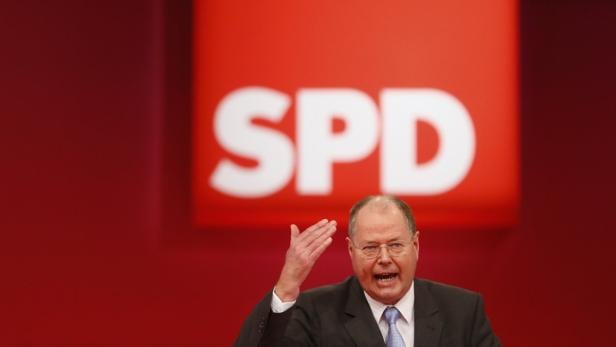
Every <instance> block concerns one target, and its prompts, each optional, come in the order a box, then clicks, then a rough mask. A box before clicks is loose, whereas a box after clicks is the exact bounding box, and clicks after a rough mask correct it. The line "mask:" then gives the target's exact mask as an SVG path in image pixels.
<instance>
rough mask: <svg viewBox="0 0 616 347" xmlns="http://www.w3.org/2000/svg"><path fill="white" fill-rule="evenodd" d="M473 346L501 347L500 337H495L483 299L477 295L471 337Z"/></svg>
mask: <svg viewBox="0 0 616 347" xmlns="http://www.w3.org/2000/svg"><path fill="white" fill-rule="evenodd" d="M471 346H473V347H475V346H477V347H500V346H501V344H500V341H499V340H498V337H496V335H494V331H492V327H491V326H490V322H489V321H488V317H487V316H486V313H485V310H484V307H483V299H482V298H481V296H479V295H477V300H476V303H475V312H474V320H473V332H472V336H471Z"/></svg>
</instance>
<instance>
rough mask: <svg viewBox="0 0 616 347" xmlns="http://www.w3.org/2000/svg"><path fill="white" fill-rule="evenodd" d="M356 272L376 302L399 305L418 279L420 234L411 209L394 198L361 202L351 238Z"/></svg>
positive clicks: (351, 219)
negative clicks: (416, 273)
mask: <svg viewBox="0 0 616 347" xmlns="http://www.w3.org/2000/svg"><path fill="white" fill-rule="evenodd" d="M347 242H348V250H349V255H350V257H351V263H352V264H353V270H354V271H355V275H356V276H357V279H358V280H359V282H360V284H361V286H362V287H363V288H364V290H365V291H366V293H368V295H370V296H371V297H372V298H373V299H375V300H377V301H380V302H382V303H384V304H387V305H391V304H395V303H396V302H398V300H400V299H401V298H402V296H404V294H406V292H407V291H408V290H409V288H410V287H411V283H412V282H413V278H414V277H415V269H416V267H417V259H418V257H419V232H418V231H416V228H415V220H414V218H413V214H412V212H411V210H410V208H409V207H408V206H407V205H406V203H404V201H402V200H400V199H398V198H396V197H393V196H382V195H381V196H369V197H366V198H364V199H362V200H360V201H359V202H357V203H356V204H355V205H354V206H353V208H351V213H350V217H349V235H348V237H347Z"/></svg>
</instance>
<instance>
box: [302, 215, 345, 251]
mask: <svg viewBox="0 0 616 347" xmlns="http://www.w3.org/2000/svg"><path fill="white" fill-rule="evenodd" d="M332 229H333V231H335V230H336V221H335V220H332V221H328V220H327V219H323V220H321V221H319V222H318V223H317V224H314V225H312V226H310V227H309V228H308V229H306V230H305V231H304V232H303V233H302V234H301V235H300V238H301V239H302V241H304V242H305V243H306V245H309V244H311V243H312V242H313V241H314V240H316V239H317V238H319V236H321V235H322V234H323V233H326V232H328V231H332Z"/></svg>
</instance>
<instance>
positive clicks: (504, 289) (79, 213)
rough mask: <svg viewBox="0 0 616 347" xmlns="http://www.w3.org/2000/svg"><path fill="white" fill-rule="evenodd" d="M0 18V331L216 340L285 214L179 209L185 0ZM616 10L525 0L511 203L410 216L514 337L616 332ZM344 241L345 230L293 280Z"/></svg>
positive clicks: (0, 339)
mask: <svg viewBox="0 0 616 347" xmlns="http://www.w3.org/2000/svg"><path fill="white" fill-rule="evenodd" d="M0 23H2V24H1V25H2V30H0V48H1V54H0V86H1V90H2V91H1V92H0V112H1V115H2V118H1V120H2V126H1V127H0V153H2V156H1V159H2V166H1V169H0V180H1V182H2V183H1V184H0V216H1V218H0V251H1V253H0V281H1V282H0V317H1V320H2V322H0V345H11V344H14V343H21V344H27V343H31V344H34V345H58V344H60V345H65V344H88V343H93V344H103V345H107V344H109V345H111V344H113V345H151V344H168V345H180V344H190V345H212V346H226V345H230V344H231V342H232V341H233V339H234V337H235V335H236V333H237V331H238V329H239V327H240V325H241V323H242V320H243V318H244V317H245V316H246V314H247V313H248V312H249V311H250V309H251V308H252V306H253V305H254V304H255V303H256V302H257V301H258V300H259V299H260V297H261V296H262V295H263V294H264V293H265V292H266V291H267V290H269V289H270V287H271V286H272V284H273V283H274V282H275V280H276V277H277V274H278V271H279V268H280V266H281V264H282V260H283V254H284V252H285V249H286V245H287V242H288V239H287V238H288V231H287V230H272V231H271V232H266V233H265V234H263V233H259V234H256V233H255V232H252V231H251V230H237V231H233V232H228V231H227V232H221V231H198V230H192V228H191V227H190V141H191V140H190V100H191V99H190V98H191V95H190V78H191V75H190V64H191V61H190V57H191V52H190V45H191V36H190V34H191V4H190V2H189V1H164V0H153V1H130V2H125V1H96V2H94V1H77V0H74V1H59V2H57V1H56V2H45V1H8V2H4V3H3V6H2V11H0ZM613 23H616V3H612V2H608V1H598V0H596V1H588V0H585V1H583V0H577V1H547V0H544V1H537V0H523V1H522V3H521V22H520V27H521V58H520V59H521V66H522V71H521V73H522V76H521V77H522V79H521V83H522V85H521V112H522V114H521V124H522V135H521V136H522V138H521V143H522V202H521V214H520V223H519V225H518V226H517V227H515V228H513V229H511V230H492V231H482V232H474V231H449V232H448V231H434V232H432V231H430V230H423V233H422V236H421V259H420V269H419V275H420V276H422V277H428V278H432V279H435V280H440V281H444V282H448V283H452V284H456V285H460V286H464V287H468V288H470V289H474V290H477V291H480V292H482V293H483V295H484V297H485V301H486V307H487V310H488V313H489V315H490V318H491V320H492V323H493V326H494V328H495V330H496V332H497V333H498V334H499V335H500V337H501V339H502V341H503V342H504V344H505V345H508V346H565V345H587V346H591V345H592V346H600V345H610V344H613V341H614V340H615V339H616V333H615V332H614V329H611V321H612V319H611V317H612V315H613V313H612V310H614V309H616V305H615V304H616V303H615V301H616V300H615V299H614V294H613V292H614V291H615V290H616V281H615V280H614V279H613V278H612V271H613V269H612V268H613V267H614V265H616V262H615V261H614V256H613V255H612V254H611V252H612V249H613V248H614V245H615V243H616V235H615V234H614V231H613V230H612V224H613V223H612V213H613V212H612V209H613V206H614V203H613V201H612V200H613V197H614V196H616V184H614V183H613V180H614V177H616V164H615V161H614V159H613V156H614V155H613V151H614V149H615V148H616V136H614V134H613V131H614V128H615V126H616V97H614V94H615V92H616V87H615V85H614V81H615V80H616V65H615V64H614V61H616V48H615V46H614V44H613V41H614V37H615V36H616V26H615V25H614V24H613ZM347 258H348V257H347V255H346V253H345V250H344V242H343V237H341V235H339V236H338V237H337V238H336V240H335V242H334V245H333V247H332V249H330V250H329V251H328V252H327V253H326V254H325V255H324V256H323V259H321V261H320V262H319V263H318V264H317V266H316V268H315V269H314V273H313V275H312V276H311V277H310V279H309V281H308V282H309V283H307V287H308V286H314V285H318V284H322V283H327V282H331V281H336V280H338V279H341V278H343V277H345V276H346V275H347V274H349V273H350V264H349V261H348V259H347Z"/></svg>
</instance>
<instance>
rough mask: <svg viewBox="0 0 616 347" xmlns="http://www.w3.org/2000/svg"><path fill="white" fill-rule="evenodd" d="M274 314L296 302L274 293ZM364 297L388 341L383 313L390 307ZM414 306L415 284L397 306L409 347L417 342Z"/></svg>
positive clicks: (384, 337)
mask: <svg viewBox="0 0 616 347" xmlns="http://www.w3.org/2000/svg"><path fill="white" fill-rule="evenodd" d="M272 294H273V295H272V305H271V307H272V312H275V313H282V312H284V311H286V310H288V309H289V308H291V307H292V306H293V305H294V304H295V301H289V302H282V300H280V298H279V297H278V295H276V291H275V290H273V291H272ZM364 295H365V296H366V300H367V301H368V305H369V306H370V310H371V311H372V315H373V316H374V320H375V321H376V322H377V323H378V325H379V330H380V331H381V334H382V335H383V341H385V340H386V339H387V333H388V332H389V325H388V324H387V321H386V320H385V317H383V312H385V309H386V308H387V307H389V306H388V305H385V304H383V303H381V302H378V301H376V300H374V299H373V298H371V297H370V295H368V293H366V292H365V291H364ZM414 305H415V282H412V283H411V288H410V289H409V291H408V292H406V294H404V296H403V297H402V299H400V301H398V302H397V303H396V304H395V305H393V306H395V307H396V308H397V309H398V311H400V318H399V319H398V321H397V322H396V327H397V328H398V331H399V332H400V335H402V338H403V339H404V344H405V345H406V346H407V347H413V342H414V340H415V314H414V310H413V308H414Z"/></svg>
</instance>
